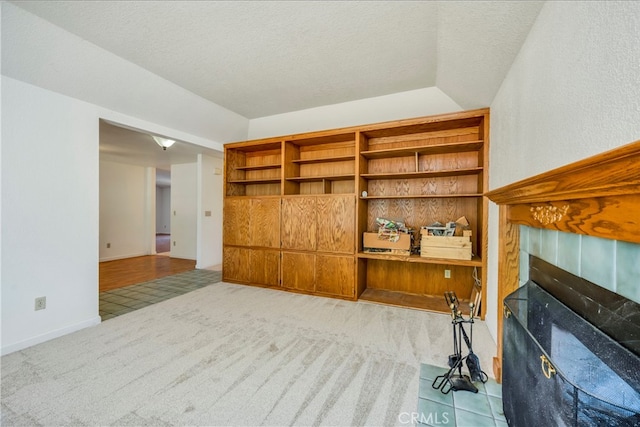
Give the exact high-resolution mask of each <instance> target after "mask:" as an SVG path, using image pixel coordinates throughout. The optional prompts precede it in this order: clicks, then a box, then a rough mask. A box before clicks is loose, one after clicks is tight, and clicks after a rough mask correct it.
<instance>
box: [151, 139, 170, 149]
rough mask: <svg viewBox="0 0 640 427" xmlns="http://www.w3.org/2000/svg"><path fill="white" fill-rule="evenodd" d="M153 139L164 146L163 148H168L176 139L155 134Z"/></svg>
mask: <svg viewBox="0 0 640 427" xmlns="http://www.w3.org/2000/svg"><path fill="white" fill-rule="evenodd" d="M153 139H154V140H155V141H156V142H157V143H158V145H159V146H160V147H162V149H163V150H166V149H167V148H169V147H171V146H172V145H173V144H175V141H174V140H173V139H167V138H163V137H161V136H154V137H153Z"/></svg>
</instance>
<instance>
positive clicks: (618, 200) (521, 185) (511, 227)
mask: <svg viewBox="0 0 640 427" xmlns="http://www.w3.org/2000/svg"><path fill="white" fill-rule="evenodd" d="M485 195H486V196H487V197H488V198H489V199H490V200H491V201H493V202H495V203H496V204H497V205H499V210H500V219H499V231H498V233H499V237H498V245H499V248H498V307H502V305H503V300H504V298H505V297H506V296H507V295H508V294H510V293H511V292H513V291H514V290H515V289H517V288H518V286H519V280H518V273H519V264H520V259H519V258H520V257H519V254H520V248H519V244H520V231H519V227H518V226H519V225H527V226H530V227H537V228H546V229H550V230H559V231H565V232H570V233H576V234H583V235H588V236H596V237H604V238H608V239H614V240H622V241H627V242H633V243H640V141H636V142H633V143H631V144H627V145H624V146H621V147H619V148H616V149H614V150H611V151H607V152H604V153H602V154H598V155H596V156H593V157H589V158H587V159H584V160H581V161H578V162H575V163H571V164H569V165H566V166H563V167H560V168H557V169H553V170H551V171H548V172H545V173H542V174H540V175H536V176H534V177H531V178H527V179H525V180H522V181H518V182H515V183H513V184H510V185H507V186H504V187H502V188H498V189H495V190H492V191H490V192H488V193H486V194H485ZM501 364H502V316H499V317H498V355H497V357H496V358H494V363H493V368H494V374H495V377H496V379H498V380H500V379H501V377H502V369H501Z"/></svg>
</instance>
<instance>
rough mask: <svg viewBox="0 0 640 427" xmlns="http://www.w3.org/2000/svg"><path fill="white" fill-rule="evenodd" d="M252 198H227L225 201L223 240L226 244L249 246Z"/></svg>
mask: <svg viewBox="0 0 640 427" xmlns="http://www.w3.org/2000/svg"><path fill="white" fill-rule="evenodd" d="M250 225H251V200H250V199H245V198H229V197H228V198H226V200H225V202H224V226H225V231H227V230H228V231H229V232H225V233H224V238H223V242H224V244H225V245H236V246H249V244H250V243H251V229H250Z"/></svg>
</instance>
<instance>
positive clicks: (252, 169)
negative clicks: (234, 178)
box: [235, 163, 282, 171]
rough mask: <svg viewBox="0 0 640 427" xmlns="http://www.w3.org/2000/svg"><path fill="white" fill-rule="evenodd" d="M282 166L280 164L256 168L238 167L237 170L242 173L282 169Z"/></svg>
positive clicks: (256, 166)
mask: <svg viewBox="0 0 640 427" xmlns="http://www.w3.org/2000/svg"><path fill="white" fill-rule="evenodd" d="M281 167H282V165H280V163H277V164H272V165H255V166H236V167H235V169H237V170H240V171H258V170H266V169H280V168H281Z"/></svg>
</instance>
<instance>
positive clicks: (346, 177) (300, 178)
mask: <svg viewBox="0 0 640 427" xmlns="http://www.w3.org/2000/svg"><path fill="white" fill-rule="evenodd" d="M355 177H356V176H355V174H347V175H327V176H297V177H292V178H286V180H287V181H295V182H318V181H344V180H349V179H355Z"/></svg>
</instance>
